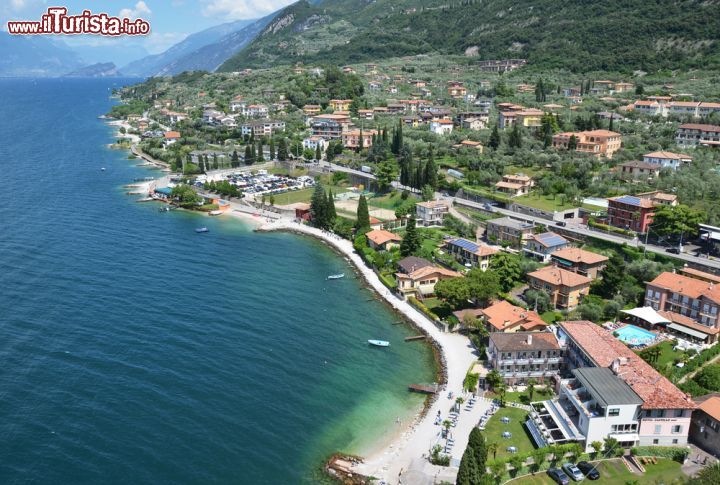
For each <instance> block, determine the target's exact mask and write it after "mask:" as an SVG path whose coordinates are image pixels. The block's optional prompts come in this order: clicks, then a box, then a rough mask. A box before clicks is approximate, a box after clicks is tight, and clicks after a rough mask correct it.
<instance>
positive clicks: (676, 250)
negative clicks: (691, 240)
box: [665, 247, 680, 254]
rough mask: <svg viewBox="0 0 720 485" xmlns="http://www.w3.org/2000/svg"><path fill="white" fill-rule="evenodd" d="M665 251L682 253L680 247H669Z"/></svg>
mask: <svg viewBox="0 0 720 485" xmlns="http://www.w3.org/2000/svg"><path fill="white" fill-rule="evenodd" d="M665 251H667V252H668V253H672V254H680V248H676V247H672V248H667V249H666V250H665Z"/></svg>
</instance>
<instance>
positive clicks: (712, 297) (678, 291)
mask: <svg viewBox="0 0 720 485" xmlns="http://www.w3.org/2000/svg"><path fill="white" fill-rule="evenodd" d="M645 305H646V306H650V307H652V308H653V309H655V310H660V311H668V312H673V313H677V314H680V315H683V316H685V317H688V318H690V319H692V320H693V321H694V322H696V323H699V324H700V325H703V326H705V327H710V328H714V329H717V328H718V327H719V326H720V322H719V321H718V311H720V286H718V285H716V284H715V283H713V282H709V283H708V282H707V281H703V280H699V279H695V278H690V277H689V276H684V275H680V274H675V273H668V272H664V273H661V274H660V275H658V277H657V278H655V279H654V280H652V281H650V282H649V283H647V287H646V291H645ZM681 327H682V326H681ZM677 330H681V328H678V329H677ZM697 332H698V330H696V329H692V328H689V327H688V329H687V330H686V332H685V333H687V334H689V335H690V336H696V337H698V338H700V336H697V335H694V334H695V333H697ZM702 338H704V335H703V336H702Z"/></svg>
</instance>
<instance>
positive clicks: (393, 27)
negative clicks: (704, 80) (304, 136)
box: [219, 0, 720, 71]
mask: <svg viewBox="0 0 720 485" xmlns="http://www.w3.org/2000/svg"><path fill="white" fill-rule="evenodd" d="M717 9H718V2H716V1H704V0H703V1H699V0H680V1H676V0H655V1H652V2H649V1H648V2H638V1H635V2H628V1H624V0H608V1H605V2H587V1H585V0H568V1H566V2H558V1H557V0H527V1H525V2H513V1H509V0H496V1H492V2H489V1H483V0H466V1H462V2H458V1H455V2H447V1H436V0H425V1H423V0H414V1H412V0H407V1H401V2H397V1H389V0H376V1H368V0H339V1H333V0H325V1H321V2H319V3H317V4H310V3H308V2H306V1H305V0H302V1H300V2H298V3H296V4H293V5H291V6H289V7H287V8H286V9H285V10H284V11H282V12H281V13H279V14H278V15H277V17H276V18H275V20H274V21H273V22H272V23H271V24H270V25H268V27H267V28H266V29H265V30H264V31H263V32H262V33H261V34H260V35H259V36H258V37H257V38H256V39H255V40H254V41H253V42H252V43H250V44H249V45H248V46H247V47H246V48H245V49H243V50H242V51H240V52H239V53H238V54H237V55H235V56H233V57H232V58H230V59H229V60H228V61H227V62H226V63H225V64H223V65H222V66H221V67H220V69H219V70H221V71H232V70H238V69H241V68H244V67H260V66H266V65H268V63H286V64H287V63H294V62H299V61H302V62H329V63H336V64H346V63H353V62H363V61H371V60H377V59H382V58H387V57H395V56H402V55H414V54H421V53H428V52H439V53H446V54H466V55H468V56H472V57H475V58H477V59H496V58H509V57H521V58H527V59H528V60H529V61H530V64H531V66H536V67H538V68H541V69H548V68H564V69H570V70H572V71H594V70H613V71H633V70H637V69H642V70H646V71H656V70H660V69H669V68H688V67H701V66H702V67H708V66H712V67H718V66H720V44H718V38H717V32H719V31H720V15H717Z"/></svg>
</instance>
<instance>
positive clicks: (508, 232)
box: [485, 217, 535, 247]
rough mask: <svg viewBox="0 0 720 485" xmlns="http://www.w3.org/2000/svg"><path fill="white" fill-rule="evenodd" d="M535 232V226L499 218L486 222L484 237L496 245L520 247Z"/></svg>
mask: <svg viewBox="0 0 720 485" xmlns="http://www.w3.org/2000/svg"><path fill="white" fill-rule="evenodd" d="M534 231H535V225H534V224H530V223H527V222H523V221H519V220H517V219H513V218H511V217H501V218H500V219H492V220H489V221H488V222H487V227H486V229H485V237H486V238H487V239H488V241H493V242H496V243H498V244H500V243H503V242H508V243H510V244H511V245H512V246H514V247H520V246H522V245H523V244H525V241H527V240H528V239H530V237H531V236H532V234H533V232H534Z"/></svg>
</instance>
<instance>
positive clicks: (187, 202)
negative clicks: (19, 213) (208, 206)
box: [170, 184, 203, 209]
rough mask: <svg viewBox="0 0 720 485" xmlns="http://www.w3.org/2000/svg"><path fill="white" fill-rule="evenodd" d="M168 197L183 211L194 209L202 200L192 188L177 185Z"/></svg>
mask: <svg viewBox="0 0 720 485" xmlns="http://www.w3.org/2000/svg"><path fill="white" fill-rule="evenodd" d="M170 197H172V199H173V200H175V201H176V202H177V203H178V205H179V206H180V207H183V208H185V209H190V208H193V207H196V206H197V205H198V204H200V203H202V201H203V198H202V197H201V196H200V195H198V194H197V192H195V191H194V190H193V188H192V187H190V186H189V185H185V184H178V185H176V186H175V187H173V189H172V192H171V193H170Z"/></svg>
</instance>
